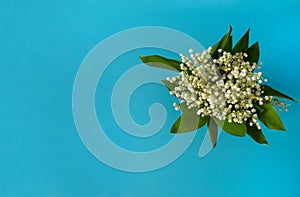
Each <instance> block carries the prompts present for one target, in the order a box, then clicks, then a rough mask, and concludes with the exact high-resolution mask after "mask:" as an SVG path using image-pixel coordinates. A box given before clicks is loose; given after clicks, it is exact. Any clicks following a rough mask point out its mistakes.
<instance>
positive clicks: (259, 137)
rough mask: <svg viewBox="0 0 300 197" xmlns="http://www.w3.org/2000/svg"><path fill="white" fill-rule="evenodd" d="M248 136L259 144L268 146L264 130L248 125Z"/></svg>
mask: <svg viewBox="0 0 300 197" xmlns="http://www.w3.org/2000/svg"><path fill="white" fill-rule="evenodd" d="M247 134H248V135H249V136H250V137H251V138H252V139H253V140H255V141H256V142H257V143H259V144H268V141H267V139H266V138H265V136H264V134H263V132H262V130H261V129H258V128H257V127H256V126H250V125H247Z"/></svg>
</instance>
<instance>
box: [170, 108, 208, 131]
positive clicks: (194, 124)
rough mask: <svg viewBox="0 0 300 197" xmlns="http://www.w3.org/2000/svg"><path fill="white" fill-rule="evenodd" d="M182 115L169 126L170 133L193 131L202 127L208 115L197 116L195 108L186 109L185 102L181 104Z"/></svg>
mask: <svg viewBox="0 0 300 197" xmlns="http://www.w3.org/2000/svg"><path fill="white" fill-rule="evenodd" d="M180 107H181V110H182V115H181V116H180V117H179V118H178V119H177V120H176V121H175V123H174V124H173V126H172V128H171V133H186V132H190V131H195V130H197V129H199V128H201V127H203V126H204V125H205V124H206V123H207V121H208V120H209V117H200V116H198V115H197V114H196V113H197V109H196V108H192V109H188V108H187V106H186V105H185V104H181V106H180Z"/></svg>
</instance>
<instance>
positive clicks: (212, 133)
mask: <svg viewBox="0 0 300 197" xmlns="http://www.w3.org/2000/svg"><path fill="white" fill-rule="evenodd" d="M207 126H208V132H209V137H210V141H211V144H212V146H213V147H216V145H217V139H218V125H217V124H216V123H215V121H214V119H213V118H211V119H210V121H208V122H207Z"/></svg>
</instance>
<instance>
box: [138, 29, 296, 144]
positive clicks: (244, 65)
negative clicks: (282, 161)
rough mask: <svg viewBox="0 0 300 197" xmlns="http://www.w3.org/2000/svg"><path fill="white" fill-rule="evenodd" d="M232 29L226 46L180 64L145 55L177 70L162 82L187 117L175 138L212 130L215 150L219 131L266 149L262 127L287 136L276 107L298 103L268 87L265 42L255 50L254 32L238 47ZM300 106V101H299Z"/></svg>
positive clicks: (192, 54)
mask: <svg viewBox="0 0 300 197" xmlns="http://www.w3.org/2000/svg"><path fill="white" fill-rule="evenodd" d="M231 32H232V27H231V26H230V29H229V31H228V33H226V34H225V35H224V36H223V37H222V39H221V40H220V41H218V42H217V43H216V44H215V45H213V46H212V47H209V48H208V49H207V50H204V51H203V52H201V53H199V52H194V51H193V50H192V49H190V50H189V56H184V55H182V54H180V59H181V60H180V61H177V60H173V59H168V58H165V57H161V56H158V55H151V56H140V59H141V60H142V61H143V62H144V63H146V64H147V65H149V66H154V67H158V68H163V69H169V70H173V71H177V72H178V75H177V76H173V77H168V78H166V79H165V80H162V83H163V84H164V85H165V86H166V88H167V89H168V90H169V93H170V94H171V95H174V96H175V97H176V98H178V102H177V103H174V104H173V105H174V107H175V110H181V111H182V114H181V116H180V117H179V118H178V119H177V120H176V121H175V123H174V124H173V126H172V128H171V133H186V132H190V131H195V130H198V129H199V128H201V127H203V126H204V125H207V127H208V132H209V136H210V139H211V142H212V145H213V147H215V146H216V142H217V138H218V132H219V127H220V128H221V129H223V130H224V131H225V132H227V133H229V134H231V135H234V136H245V135H246V134H248V135H249V136H250V137H252V138H253V139H254V140H255V141H256V142H258V143H260V144H268V142H267V140H266V138H265V136H264V134H263V132H262V130H261V129H262V127H261V123H263V124H264V125H265V126H266V127H268V128H269V129H274V130H282V131H285V130H286V129H285V127H284V125H283V123H282V121H281V119H280V116H279V115H278V113H277V111H276V110H275V108H274V107H277V108H278V110H279V111H282V110H284V111H288V106H289V105H288V104H286V103H285V102H283V101H282V100H280V99H289V100H292V101H295V100H294V99H293V98H291V97H290V96H288V95H286V94H283V93H281V92H279V91H277V90H275V89H274V88H272V87H270V86H268V85H267V84H266V83H267V81H268V80H267V78H265V77H264V76H263V74H262V72H260V68H261V66H262V62H258V61H259V54H260V50H259V43H258V42H255V43H254V44H252V45H251V46H250V47H249V32H250V29H248V31H247V32H246V33H245V34H244V35H243V36H242V38H241V39H240V40H239V41H238V42H237V43H236V44H235V46H233V44H232V35H231ZM295 102H296V101H295Z"/></svg>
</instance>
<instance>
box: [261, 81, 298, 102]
mask: <svg viewBox="0 0 300 197" xmlns="http://www.w3.org/2000/svg"><path fill="white" fill-rule="evenodd" d="M262 86H263V90H264V93H263V95H264V96H277V97H279V98H285V99H290V100H292V101H294V102H296V101H295V99H293V98H292V97H290V96H288V95H286V94H283V93H281V92H279V91H277V90H275V89H273V88H271V87H270V86H268V85H262Z"/></svg>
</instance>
